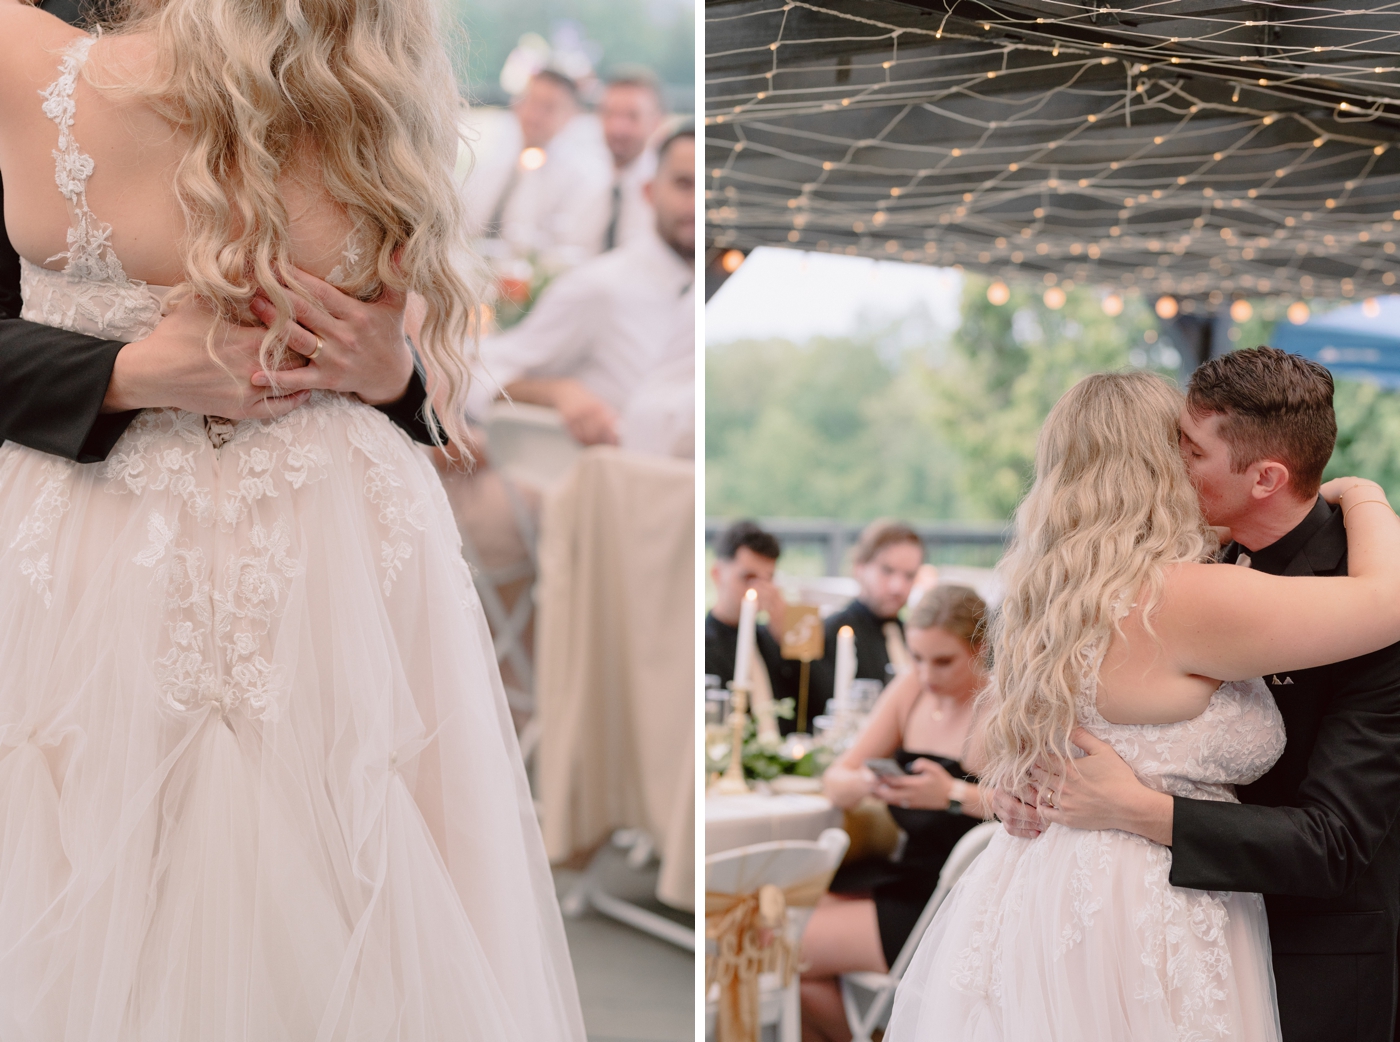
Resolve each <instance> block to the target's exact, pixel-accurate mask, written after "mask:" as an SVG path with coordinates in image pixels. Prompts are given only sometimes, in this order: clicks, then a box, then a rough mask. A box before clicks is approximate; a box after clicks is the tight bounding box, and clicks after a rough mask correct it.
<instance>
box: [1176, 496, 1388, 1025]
mask: <svg viewBox="0 0 1400 1042" xmlns="http://www.w3.org/2000/svg"><path fill="white" fill-rule="evenodd" d="M1243 552H1245V553H1248V554H1249V557H1250V566H1251V567H1253V568H1256V569H1258V570H1260V571H1264V572H1269V573H1271V574H1274V575H1345V574H1346V568H1347V556H1346V555H1347V544H1346V530H1345V528H1343V526H1342V513H1341V511H1340V510H1339V509H1337V508H1335V507H1331V506H1328V505H1327V503H1325V502H1324V501H1323V500H1321V499H1319V500H1318V501H1317V504H1316V505H1315V506H1314V507H1313V509H1312V512H1311V513H1309V514H1308V516H1307V518H1306V519H1304V521H1303V522H1302V524H1300V525H1299V526H1298V527H1297V528H1295V529H1294V530H1293V531H1292V532H1290V533H1288V535H1286V536H1284V537H1283V538H1282V539H1280V540H1279V541H1278V542H1276V543H1274V544H1273V545H1272V546H1268V547H1265V548H1264V549H1263V550H1260V551H1258V552H1253V551H1249V550H1244V551H1243ZM1240 553H1241V548H1240V547H1239V546H1238V545H1237V544H1231V545H1230V546H1229V547H1228V548H1227V549H1226V553H1225V556H1224V558H1223V559H1224V560H1225V561H1226V562H1237V559H1238V556H1239V554H1240ZM1396 595H1397V596H1400V591H1397V592H1396ZM1264 680H1265V682H1266V683H1267V684H1268V685H1269V690H1270V691H1271V692H1272V693H1273V696H1274V699H1275V701H1276V702H1277V703H1278V707H1279V710H1280V712H1281V713H1282V714H1283V720H1284V726H1285V727H1286V728H1287V731H1288V743H1287V746H1286V748H1285V749H1284V752H1283V756H1282V757H1281V758H1280V759H1279V761H1278V763H1277V764H1275V765H1274V768H1273V769H1272V770H1271V771H1269V773H1268V774H1266V775H1264V777H1262V778H1261V779H1259V781H1257V782H1255V783H1254V784H1253V785H1244V786H1241V787H1240V789H1239V796H1240V800H1241V801H1242V802H1241V803H1240V804H1238V805H1236V804H1229V803H1213V802H1209V801H1205V800H1189V799H1181V798H1177V799H1176V800H1175V819H1174V823H1173V826H1172V872H1171V881H1172V883H1173V884H1174V885H1175V886H1182V887H1191V888H1193V889H1197V890H1246V891H1249V890H1252V891H1258V892H1260V893H1262V894H1264V895H1265V903H1266V904H1267V906H1268V912H1269V937H1270V942H1271V944H1272V946H1273V958H1274V976H1275V978H1276V980H1277V983H1278V1002H1279V1015H1280V1017H1281V1019H1282V1022H1283V1038H1284V1042H1390V1040H1391V1039H1392V1038H1400V1034H1397V1033H1396V1000H1397V965H1398V964H1397V936H1400V829H1397V828H1395V827H1394V825H1395V822H1396V818H1397V817H1400V644H1393V645H1391V646H1390V647H1388V648H1384V649H1382V650H1381V651H1377V652H1374V653H1373V654H1370V655H1364V656H1362V657H1361V658H1356V659H1351V660H1349V661H1347V662H1338V663H1336V664H1334V665H1331V666H1322V667H1319V668H1317V669H1305V670H1297V671H1295V672H1293V673H1287V674H1277V675H1272V674H1271V675H1270V676H1267V677H1265V678H1264Z"/></svg>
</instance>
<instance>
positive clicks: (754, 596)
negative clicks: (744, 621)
mask: <svg viewBox="0 0 1400 1042" xmlns="http://www.w3.org/2000/svg"><path fill="white" fill-rule="evenodd" d="M744 600H746V601H756V600H758V591H757V590H755V589H753V588H750V589H749V590H748V591H747V592H746V593H745V594H744ZM846 628H847V629H850V627H849V626H847V627H846Z"/></svg>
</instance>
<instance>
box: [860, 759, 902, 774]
mask: <svg viewBox="0 0 1400 1042" xmlns="http://www.w3.org/2000/svg"><path fill="white" fill-rule="evenodd" d="M865 766H867V767H869V768H870V769H871V770H872V771H874V772H875V773H876V774H878V775H879V776H880V777H881V778H902V777H904V775H905V774H906V773H908V772H906V771H905V769H904V768H903V767H901V766H900V765H899V761H898V760H890V759H880V760H866V761H865Z"/></svg>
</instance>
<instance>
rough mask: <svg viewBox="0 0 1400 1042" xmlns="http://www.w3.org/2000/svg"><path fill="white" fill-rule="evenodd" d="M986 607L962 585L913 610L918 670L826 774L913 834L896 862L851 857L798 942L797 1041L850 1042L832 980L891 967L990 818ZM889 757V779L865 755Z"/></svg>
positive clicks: (898, 683) (905, 677)
mask: <svg viewBox="0 0 1400 1042" xmlns="http://www.w3.org/2000/svg"><path fill="white" fill-rule="evenodd" d="M985 623H986V605H984V604H983V603H982V599H981V598H980V597H978V596H977V594H976V593H974V592H973V591H972V590H970V589H968V588H966V587H964V586H939V587H936V588H934V589H933V590H930V591H929V592H928V593H926V594H925V595H924V596H923V598H922V599H921V600H920V601H919V603H918V604H917V605H916V606H915V607H914V609H913V610H912V611H911V612H910V614H909V623H908V626H907V633H908V640H909V652H910V655H911V657H912V659H913V662H914V668H913V669H912V670H910V671H909V672H906V673H902V674H900V675H899V676H898V677H896V678H895V680H894V681H893V682H892V683H891V684H890V686H889V687H887V688H886V689H885V692H884V694H882V695H881V696H880V700H879V702H877V703H876V705H875V710H874V712H873V713H871V716H870V720H869V722H868V723H867V724H866V726H865V729H864V730H863V731H862V732H861V733H860V737H858V738H857V739H856V742H855V744H854V745H853V746H852V747H851V748H850V749H848V750H847V751H846V752H845V753H843V754H842V755H841V757H840V758H839V759H837V760H836V762H835V763H833V764H832V765H831V766H830V767H829V768H827V771H826V774H825V775H824V776H823V778H822V782H823V786H824V788H825V791H826V795H827V797H828V798H829V799H830V800H831V801H832V802H833V803H835V804H836V805H837V806H839V807H842V808H851V807H854V806H856V805H857V804H858V803H860V802H861V801H862V800H863V799H865V798H866V797H870V796H873V797H874V798H875V799H877V800H879V801H881V802H882V803H885V804H887V805H888V807H889V812H890V814H891V815H892V816H893V818H894V820H895V823H896V824H898V825H899V827H900V828H902V829H903V830H904V831H905V833H906V834H907V835H908V839H907V840H906V841H905V844H904V850H903V853H902V856H901V857H900V859H899V861H897V862H896V861H891V860H889V859H888V858H887V857H883V856H881V857H868V858H865V859H861V860H856V861H848V862H847V863H846V864H844V865H842V866H841V869H840V871H838V872H837V873H836V877H835V878H834V879H833V880H832V881H831V892H830V893H829V894H828V895H827V896H826V897H824V898H823V899H822V901H821V903H820V904H819V905H818V906H817V908H816V910H815V911H814V912H813V913H812V918H811V920H810V922H809V923H808V925H807V932H806V933H805V934H804V936H803V938H802V953H801V956H800V958H799V959H798V964H799V965H800V966H802V967H804V970H803V973H802V1037H803V1039H804V1040H806V1042H818V1040H820V1042H846V1040H848V1039H850V1037H851V1033H850V1031H849V1030H848V1029H847V1026H846V1016H845V1012H844V1010H843V1007H842V1003H841V992H840V988H839V987H838V986H837V977H838V976H839V975H840V974H843V973H853V972H856V971H862V970H870V971H875V972H879V973H884V972H887V971H888V970H889V967H890V966H891V965H892V964H893V963H894V961H895V959H896V958H897V957H898V955H899V951H900V949H901V948H903V947H904V942H905V941H906V940H908V938H909V934H910V933H911V932H912V930H913V929H914V924H915V922H916V921H917V920H918V918H919V915H920V913H921V912H923V910H924V906H925V905H927V904H928V900H929V898H930V897H932V896H933V891H934V888H935V887H936V886H937V884H938V873H939V872H940V871H941V870H942V868H943V862H944V861H946V860H947V859H948V855H949V853H951V852H952V849H953V846H954V844H956V843H957V841H958V840H959V839H961V838H962V836H963V834H964V833H966V832H967V831H968V830H969V829H971V828H972V827H973V826H974V825H976V824H977V823H978V822H979V821H981V820H982V819H983V818H984V817H990V816H991V809H990V806H989V805H988V804H987V803H984V801H983V796H982V793H981V791H980V790H979V788H978V786H977V783H976V779H975V778H974V777H973V776H972V775H971V774H969V773H968V771H967V769H966V760H967V756H966V754H965V751H964V750H965V746H966V744H967V739H968V734H969V731H970V729H971V724H972V714H973V701H974V699H975V697H976V695H977V692H978V690H979V689H980V688H981V687H982V684H983V682H984V681H985V679H986V662H985V659H984V654H983V650H984V639H985ZM877 759H894V760H895V761H896V762H898V764H899V765H900V766H901V767H902V768H903V769H904V770H905V771H907V772H908V773H907V774H905V775H902V776H895V777H882V776H881V775H879V774H876V773H875V772H874V771H872V770H871V769H870V768H868V767H867V766H866V761H868V760H877Z"/></svg>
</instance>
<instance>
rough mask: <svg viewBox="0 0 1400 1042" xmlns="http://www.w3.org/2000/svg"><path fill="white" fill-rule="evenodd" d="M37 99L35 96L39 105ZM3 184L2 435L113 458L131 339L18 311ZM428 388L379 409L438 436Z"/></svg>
mask: <svg viewBox="0 0 1400 1042" xmlns="http://www.w3.org/2000/svg"><path fill="white" fill-rule="evenodd" d="M39 6H41V7H43V8H45V9H46V10H48V11H50V12H51V13H53V14H55V15H57V16H58V17H60V18H63V19H64V20H66V21H69V22H76V21H78V20H79V18H80V17H81V16H82V15H83V14H85V13H86V10H87V8H84V9H83V10H80V9H79V5H78V4H77V3H76V2H74V0H48V2H47V3H43V4H40V5H39ZM38 103H39V99H38V97H37V96H36V97H35V104H36V105H37V104H38ZM4 208H5V192H4V185H3V184H2V183H0V441H15V442H18V443H19V444H21V445H25V446H27V447H29V448H31V449H38V450H40V451H41V452H50V453H53V454H54V455H55V456H63V457H65V458H67V459H71V460H76V461H77V462H79V463H96V462H98V461H100V460H104V459H106V458H107V454H108V453H109V452H111V451H112V446H113V445H115V444H116V443H117V439H118V438H120V437H121V436H122V433H123V432H124V431H125V430H126V428H127V427H128V426H129V425H130V423H131V421H132V420H133V419H135V417H136V413H134V412H123V413H109V414H106V415H103V413H102V399H103V398H105V397H106V395H107V384H108V383H110V382H111V379H112V367H113V365H115V364H116V360H117V352H118V351H120V350H121V349H122V347H124V346H125V345H123V344H120V343H117V342H116V341H112V340H99V339H98V338H96V337H90V336H84V335H83V334H81V333H70V332H67V331H66V330H62V329H54V328H52V327H50V326H43V325H38V324H36V323H34V322H25V321H23V320H22V319H21V318H20V317H19V312H20V295H19V256H18V254H17V253H16V252H15V249H14V247H13V246H12V245H11V244H10V240H9V237H8V236H7V235H6V234H5V227H4V216H3V215H4ZM426 400H427V393H426V391H425V390H424V388H423V381H422V379H421V378H420V377H419V375H418V373H417V372H415V373H414V374H413V376H412V378H411V379H410V380H409V385H408V390H407V391H406V392H405V394H404V396H403V397H402V398H400V399H399V400H398V401H397V402H394V403H393V404H392V405H386V406H382V407H381V409H380V411H381V412H383V413H385V414H386V415H387V416H388V417H389V418H390V419H391V420H393V421H394V422H395V423H397V424H398V425H399V426H400V427H402V428H403V429H404V430H405V431H407V432H408V434H409V436H410V437H412V438H413V439H414V440H416V441H420V442H423V443H425V444H427V443H430V442H431V441H432V436H431V435H430V434H429V432H428V427H427V424H425V423H424V421H423V418H422V415H421V414H422V407H423V403H424V402H425V401H426Z"/></svg>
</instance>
